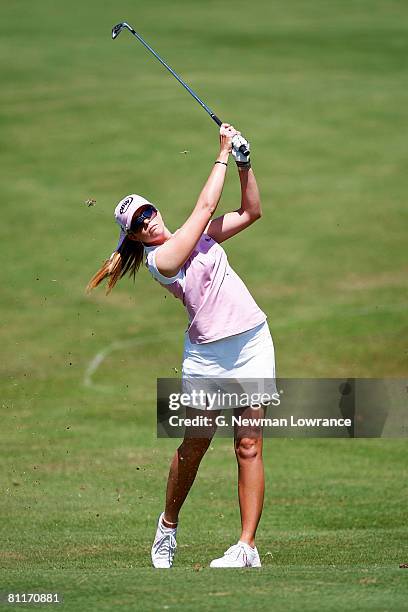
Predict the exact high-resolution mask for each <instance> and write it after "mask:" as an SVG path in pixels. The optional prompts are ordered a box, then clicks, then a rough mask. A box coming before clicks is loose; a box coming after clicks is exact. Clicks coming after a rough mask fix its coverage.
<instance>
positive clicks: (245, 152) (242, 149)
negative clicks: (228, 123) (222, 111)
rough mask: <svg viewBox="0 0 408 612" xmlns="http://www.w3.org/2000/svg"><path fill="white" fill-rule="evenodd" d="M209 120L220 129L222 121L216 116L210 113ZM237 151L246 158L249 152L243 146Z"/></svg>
mask: <svg viewBox="0 0 408 612" xmlns="http://www.w3.org/2000/svg"><path fill="white" fill-rule="evenodd" d="M211 119H213V120H214V121H215V123H216V124H217V125H219V126H220V127H221V125H222V121H221V119H220V118H219V117H217V115H214V113H211ZM239 150H240V151H241V153H242V155H245V157H248V155H249V150H248V149H247V148H246V146H245V145H243V144H242V145H241V146H240V147H239Z"/></svg>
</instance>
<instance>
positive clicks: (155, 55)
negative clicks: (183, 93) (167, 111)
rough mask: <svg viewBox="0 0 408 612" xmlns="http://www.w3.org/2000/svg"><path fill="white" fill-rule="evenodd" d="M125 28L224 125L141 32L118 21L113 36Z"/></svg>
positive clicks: (241, 147)
mask: <svg viewBox="0 0 408 612" xmlns="http://www.w3.org/2000/svg"><path fill="white" fill-rule="evenodd" d="M123 28H127V29H128V30H129V32H130V33H131V34H133V36H135V37H136V38H137V40H138V41H139V42H141V43H142V45H143V46H144V47H146V49H147V50H148V51H150V53H152V55H154V57H155V58H156V59H158V60H159V62H160V63H161V64H162V65H163V66H164V67H165V68H166V69H167V70H168V71H169V72H170V73H171V74H172V75H173V76H174V77H175V78H176V79H177V80H178V82H179V83H180V84H181V85H182V86H183V87H184V89H186V90H187V91H188V93H189V94H190V95H191V96H193V98H194V100H197V102H198V103H199V104H200V106H202V108H203V109H204V110H205V111H206V113H208V114H209V115H210V117H211V119H212V120H213V121H215V123H216V124H217V125H218V126H221V125H222V121H221V119H220V118H219V117H217V115H216V114H215V113H213V112H212V110H211V109H210V108H209V107H208V106H207V105H206V104H205V103H204V102H203V101H202V100H201V98H199V97H198V96H197V94H196V93H195V92H194V91H193V90H192V89H191V87H189V86H188V85H187V83H185V82H184V81H183V79H182V78H181V77H180V76H179V75H178V74H177V72H175V71H174V70H173V68H171V67H170V66H169V65H168V64H167V63H166V62H165V61H164V60H163V59H162V58H161V57H160V55H159V54H158V53H156V51H155V50H154V49H152V47H151V46H150V45H149V44H148V43H147V42H146V41H145V40H144V39H143V38H142V37H141V36H140V34H138V33H137V32H136V30H134V29H133V28H132V26H130V25H129V24H128V23H126V21H124V22H122V23H118V24H117V25H116V26H115V27H114V28H113V29H112V38H116V37H117V36H118V35H119V34H120V32H121V31H122V29H123ZM239 150H240V151H241V153H243V155H245V156H246V157H248V155H249V149H248V148H247V147H246V146H245V145H244V144H242V145H241V146H240V147H239Z"/></svg>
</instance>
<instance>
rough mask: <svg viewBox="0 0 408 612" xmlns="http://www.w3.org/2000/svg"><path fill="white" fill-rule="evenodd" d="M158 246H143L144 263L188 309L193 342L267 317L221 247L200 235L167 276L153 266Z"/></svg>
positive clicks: (222, 335)
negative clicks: (183, 260)
mask: <svg viewBox="0 0 408 612" xmlns="http://www.w3.org/2000/svg"><path fill="white" fill-rule="evenodd" d="M160 246H161V245H159V246H150V247H149V246H145V254H146V266H147V267H148V269H149V271H150V273H151V274H152V276H153V278H155V279H156V280H157V281H158V282H159V283H160V284H161V285H163V286H164V287H165V288H166V289H167V290H168V291H170V293H172V294H173V295H174V296H175V297H176V298H178V299H180V300H181V301H182V302H183V304H184V306H185V307H186V309H187V313H188V317H189V326H188V330H187V331H188V335H189V338H190V341H191V342H193V343H194V344H204V343H206V342H214V341H215V340H220V339H221V338H226V337H228V336H234V335H235V334H240V333H242V332H244V331H248V330H249V329H253V328H254V327H256V326H257V325H259V324H260V323H263V322H264V321H265V320H266V315H265V313H264V312H262V310H261V309H260V308H259V306H258V305H257V303H256V302H255V300H254V298H253V297H252V295H251V294H250V293H249V291H248V289H247V288H246V286H245V284H244V283H243V281H242V280H241V279H240V277H239V276H238V274H236V273H235V272H234V270H233V269H232V268H231V266H230V265H229V263H228V259H227V256H226V254H225V251H224V249H223V248H222V247H221V246H220V245H219V244H218V242H216V241H215V240H213V239H212V238H211V237H210V236H208V235H207V234H203V235H202V236H201V238H200V240H199V241H198V243H197V245H196V247H195V249H194V251H193V252H192V253H191V255H190V257H189V258H188V259H187V261H186V263H185V264H184V265H183V267H182V268H181V270H180V271H179V273H178V274H177V275H176V276H173V277H172V278H167V277H166V276H163V275H162V274H160V272H159V271H158V269H157V266H156V257H155V254H156V251H157V249H159V248H160Z"/></svg>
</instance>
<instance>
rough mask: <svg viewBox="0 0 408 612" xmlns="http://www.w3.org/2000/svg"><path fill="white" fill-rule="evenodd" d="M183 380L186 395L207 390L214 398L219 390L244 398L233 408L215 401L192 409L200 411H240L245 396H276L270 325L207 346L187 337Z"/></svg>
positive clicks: (273, 352)
mask: <svg viewBox="0 0 408 612" xmlns="http://www.w3.org/2000/svg"><path fill="white" fill-rule="evenodd" d="M224 379H228V380H224ZM231 379H232V380H231ZM182 380H183V385H182V387H183V392H184V393H191V392H192V391H193V390H194V389H195V390H196V391H197V390H198V389H200V390H201V389H204V391H205V392H206V393H212V394H213V395H214V394H215V392H216V391H217V389H218V390H219V389H221V390H222V389H224V390H225V392H226V393H227V394H228V393H229V394H231V395H232V394H233V393H235V392H236V391H238V390H239V391H240V393H242V394H243V397H242V398H240V400H241V401H240V402H239V403H237V401H235V403H234V401H233V400H231V405H226V404H225V402H221V401H216V400H215V398H213V401H212V402H211V401H210V402H208V401H207V402H204V404H203V402H202V401H201V402H200V404H199V405H197V404H195V405H194V406H192V407H194V408H200V409H207V410H219V409H222V408H238V407H240V406H243V404H242V402H244V401H245V394H246V395H250V396H251V399H253V396H254V394H255V395H256V394H257V393H258V394H260V393H263V394H269V395H270V396H271V395H273V394H275V393H276V383H275V350H274V346H273V341H272V337H271V334H270V331H269V327H268V323H267V322H266V321H264V322H263V323H261V324H260V325H257V326H256V327H254V328H253V329H250V330H248V331H246V332H243V333H241V334H236V335H234V336H229V337H227V338H222V339H221V340H216V341H215V342H206V343H204V344H193V343H192V342H190V339H189V337H188V334H187V333H186V336H185V342H184V354H183V367H182ZM227 403H228V402H227ZM247 405H248V404H247Z"/></svg>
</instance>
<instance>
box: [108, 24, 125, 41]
mask: <svg viewBox="0 0 408 612" xmlns="http://www.w3.org/2000/svg"><path fill="white" fill-rule="evenodd" d="M127 27H128V25H127V23H126V22H125V21H124V22H123V23H118V24H117V25H115V26H114V27H113V28H112V38H113V39H115V38H116V37H117V36H119V34H120V33H121V31H122V30H123V28H127Z"/></svg>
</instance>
